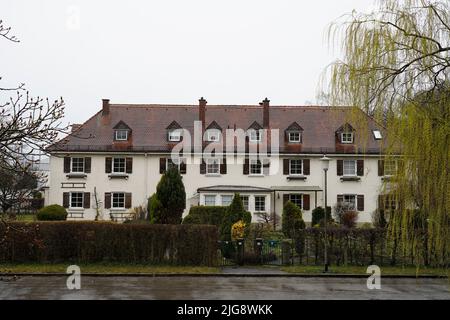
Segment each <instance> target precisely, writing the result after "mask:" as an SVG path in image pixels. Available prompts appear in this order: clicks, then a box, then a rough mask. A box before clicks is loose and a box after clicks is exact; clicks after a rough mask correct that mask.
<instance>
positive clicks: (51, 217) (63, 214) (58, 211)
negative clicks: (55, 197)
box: [36, 204, 67, 221]
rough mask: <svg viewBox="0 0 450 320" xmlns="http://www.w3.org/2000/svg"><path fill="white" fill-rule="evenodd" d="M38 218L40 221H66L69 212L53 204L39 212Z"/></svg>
mask: <svg viewBox="0 0 450 320" xmlns="http://www.w3.org/2000/svg"><path fill="white" fill-rule="evenodd" d="M36 217H37V219H38V220H39V221H64V220H66V219H67V211H66V209H65V208H64V207H62V206H60V205H57V204H52V205H49V206H46V207H44V208H42V209H41V210H39V211H38V213H37V215H36Z"/></svg>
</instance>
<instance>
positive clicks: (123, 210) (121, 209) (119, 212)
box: [109, 208, 127, 214]
mask: <svg viewBox="0 0 450 320" xmlns="http://www.w3.org/2000/svg"><path fill="white" fill-rule="evenodd" d="M109 210H110V212H111V213H113V214H114V213H117V214H123V213H126V212H127V209H125V208H111V209H109Z"/></svg>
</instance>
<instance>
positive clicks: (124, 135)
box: [116, 130, 128, 140]
mask: <svg viewBox="0 0 450 320" xmlns="http://www.w3.org/2000/svg"><path fill="white" fill-rule="evenodd" d="M116 140H128V131H127V130H116Z"/></svg>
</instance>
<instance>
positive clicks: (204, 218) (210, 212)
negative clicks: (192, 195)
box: [183, 206, 227, 227]
mask: <svg viewBox="0 0 450 320" xmlns="http://www.w3.org/2000/svg"><path fill="white" fill-rule="evenodd" d="M226 211H227V207H215V206H194V207H191V208H190V209H189V214H188V215H187V216H186V217H185V218H184V219H183V224H209V225H214V226H217V227H220V225H221V224H222V222H223V219H224V217H225V214H226Z"/></svg>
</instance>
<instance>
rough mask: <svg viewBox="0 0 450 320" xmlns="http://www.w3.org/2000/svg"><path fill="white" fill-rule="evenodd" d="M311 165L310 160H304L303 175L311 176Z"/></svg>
mask: <svg viewBox="0 0 450 320" xmlns="http://www.w3.org/2000/svg"><path fill="white" fill-rule="evenodd" d="M310 163H311V161H310V160H309V159H304V160H303V174H304V175H305V176H309V174H310Z"/></svg>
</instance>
